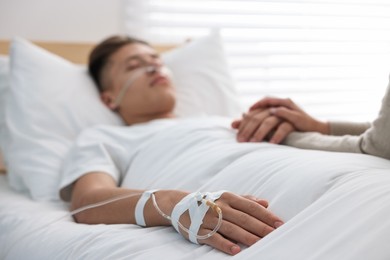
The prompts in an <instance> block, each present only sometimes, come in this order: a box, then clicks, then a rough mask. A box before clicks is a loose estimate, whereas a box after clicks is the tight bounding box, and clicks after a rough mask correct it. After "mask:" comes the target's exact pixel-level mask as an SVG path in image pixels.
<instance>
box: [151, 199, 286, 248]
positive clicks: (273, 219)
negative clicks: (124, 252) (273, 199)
mask: <svg viewBox="0 0 390 260" xmlns="http://www.w3.org/2000/svg"><path fill="white" fill-rule="evenodd" d="M156 196H158V192H157V194H156ZM180 197H181V196H180ZM157 200H158V197H157ZM215 203H216V204H217V205H218V207H219V208H220V209H221V210H222V217H223V220H222V225H221V227H220V229H219V230H218V232H217V233H215V234H214V235H212V236H211V237H210V238H207V239H202V240H199V239H198V242H199V243H200V244H206V245H209V246H211V247H214V248H216V249H218V250H221V251H222V252H225V253H227V254H230V255H235V254H237V253H239V252H240V251H241V248H240V247H239V245H238V244H237V243H241V244H244V245H246V246H251V245H253V244H254V243H256V242H257V241H259V240H260V239H261V238H263V237H265V236H266V235H268V234H269V233H271V232H272V231H273V230H275V228H277V227H279V226H280V225H282V224H283V221H282V220H281V219H280V218H278V217H277V216H275V215H274V214H272V213H271V212H270V211H269V210H268V209H267V206H268V203H267V202H266V201H264V200H260V199H257V198H255V197H253V196H239V195H236V194H234V193H231V192H224V193H223V194H222V195H221V197H220V198H219V199H218V200H216V201H215ZM173 206H174V205H173ZM172 208H173V207H172ZM169 214H171V212H170V213H169ZM180 222H181V223H182V224H183V225H184V226H185V227H186V228H188V227H189V225H190V219H189V214H188V212H185V214H183V215H182V216H181V218H180ZM217 223H218V214H217V213H216V212H215V211H214V210H212V209H211V208H210V209H209V210H208V211H207V213H206V215H205V217H204V219H203V224H202V225H201V227H200V229H199V232H198V235H205V234H208V233H210V232H211V231H212V230H213V229H214V228H215V227H216V225H217ZM181 232H182V235H183V236H184V237H185V238H187V239H188V234H187V233H186V232H184V231H181Z"/></svg>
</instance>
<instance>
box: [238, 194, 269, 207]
mask: <svg viewBox="0 0 390 260" xmlns="http://www.w3.org/2000/svg"><path fill="white" fill-rule="evenodd" d="M243 197H244V198H247V199H249V200H253V201H254V202H257V203H259V204H260V205H261V206H263V207H264V208H268V201H266V200H263V199H258V198H256V197H255V196H252V195H243Z"/></svg>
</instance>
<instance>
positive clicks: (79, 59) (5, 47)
mask: <svg viewBox="0 0 390 260" xmlns="http://www.w3.org/2000/svg"><path fill="white" fill-rule="evenodd" d="M33 42H34V44H36V45H38V46H40V47H42V48H44V49H46V50H48V51H50V52H52V53H55V54H57V55H59V56H61V57H63V58H65V59H67V60H69V61H71V62H74V63H78V64H86V63H87V60H88V56H89V53H90V51H91V50H92V48H93V47H94V46H95V43H75V42H66V43H65V42H45V41H33ZM9 43H10V42H9V41H8V40H0V54H2V55H8V53H9ZM153 47H154V48H155V49H156V50H157V51H158V52H160V53H161V52H164V51H167V50H170V49H172V48H174V47H175V46H173V45H153Z"/></svg>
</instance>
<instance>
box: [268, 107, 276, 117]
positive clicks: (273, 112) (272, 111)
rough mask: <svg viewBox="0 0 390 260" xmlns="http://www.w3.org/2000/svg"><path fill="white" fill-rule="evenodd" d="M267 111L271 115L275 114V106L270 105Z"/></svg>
mask: <svg viewBox="0 0 390 260" xmlns="http://www.w3.org/2000/svg"><path fill="white" fill-rule="evenodd" d="M269 113H270V114H271V115H273V114H275V113H276V108H274V107H271V108H270V109H269Z"/></svg>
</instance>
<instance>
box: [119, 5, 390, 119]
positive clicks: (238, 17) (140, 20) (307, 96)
mask: <svg viewBox="0 0 390 260" xmlns="http://www.w3.org/2000/svg"><path fill="white" fill-rule="evenodd" d="M124 10H125V28H126V32H127V33H128V34H131V35H133V36H136V37H140V38H143V39H146V40H148V41H150V42H154V43H164V44H176V43H181V42H183V41H185V40H187V39H194V38H197V37H200V36H203V35H206V34H208V33H210V31H211V30H213V29H216V28H217V29H219V30H220V32H221V35H222V37H223V40H224V45H225V52H226V54H227V58H228V62H229V65H230V68H231V70H232V74H233V76H234V79H235V82H236V86H237V89H238V92H239V95H240V99H241V101H242V104H243V107H244V108H245V109H246V108H248V107H249V106H250V105H251V104H252V103H254V102H255V101H257V100H258V99H260V98H262V97H264V96H278V97H289V98H292V99H293V100H294V101H296V103H298V104H299V105H300V106H301V107H303V108H304V109H305V110H306V111H308V112H309V113H310V114H312V115H314V116H316V117H319V118H323V119H332V120H351V121H367V120H373V119H374V118H375V116H376V115H377V112H378V110H379V107H380V101H381V98H382V96H383V95H384V92H385V89H386V86H387V81H388V75H389V72H390V2H389V1H388V0H302V1H299V0H273V1H265V0H264V1H261V0H258V1H255V0H252V1H251V0H244V1H239V0H219V1H212V0H196V1H195V0H142V1H140V0H127V1H125V8H124Z"/></svg>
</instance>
